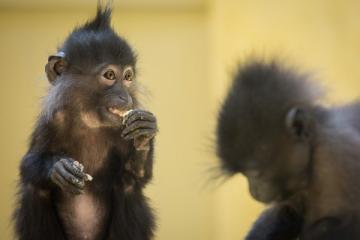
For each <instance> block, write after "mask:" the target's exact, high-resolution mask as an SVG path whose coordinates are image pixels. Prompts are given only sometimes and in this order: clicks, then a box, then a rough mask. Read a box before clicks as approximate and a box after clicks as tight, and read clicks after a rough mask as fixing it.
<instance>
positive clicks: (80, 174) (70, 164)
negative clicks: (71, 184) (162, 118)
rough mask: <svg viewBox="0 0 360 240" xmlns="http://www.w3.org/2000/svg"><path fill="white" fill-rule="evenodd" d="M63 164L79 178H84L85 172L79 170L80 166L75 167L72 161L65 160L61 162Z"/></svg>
mask: <svg viewBox="0 0 360 240" xmlns="http://www.w3.org/2000/svg"><path fill="white" fill-rule="evenodd" d="M63 165H64V167H65V169H66V170H67V171H69V172H71V173H72V174H73V175H75V176H76V177H78V178H79V179H81V180H84V179H85V178H86V174H85V173H84V172H83V171H82V170H81V167H76V166H75V165H74V164H73V162H69V161H65V162H63Z"/></svg>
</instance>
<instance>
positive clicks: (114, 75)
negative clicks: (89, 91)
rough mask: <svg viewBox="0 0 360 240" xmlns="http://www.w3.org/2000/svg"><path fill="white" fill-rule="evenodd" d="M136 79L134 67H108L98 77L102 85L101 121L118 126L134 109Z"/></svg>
mask: <svg viewBox="0 0 360 240" xmlns="http://www.w3.org/2000/svg"><path fill="white" fill-rule="evenodd" d="M134 78H135V74H134V70H133V67H132V66H129V65H127V66H125V67H121V66H116V65H107V66H104V67H103V68H102V70H101V71H100V74H98V75H97V81H98V83H99V85H100V87H99V89H100V93H99V95H100V101H99V106H98V108H99V117H100V119H101V120H103V121H105V122H108V123H111V124H113V125H118V124H120V123H121V118H122V116H123V115H124V114H125V112H127V111H128V110H130V109H132V108H133V107H134V104H135V103H134V96H133V92H134V86H133V81H134Z"/></svg>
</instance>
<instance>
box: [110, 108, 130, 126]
mask: <svg viewBox="0 0 360 240" xmlns="http://www.w3.org/2000/svg"><path fill="white" fill-rule="evenodd" d="M106 109H107V111H108V113H109V114H110V117H111V119H113V120H115V121H118V120H120V121H121V124H122V125H124V124H125V121H126V118H127V116H128V115H129V113H130V112H131V111H132V109H123V108H117V107H108V108H106Z"/></svg>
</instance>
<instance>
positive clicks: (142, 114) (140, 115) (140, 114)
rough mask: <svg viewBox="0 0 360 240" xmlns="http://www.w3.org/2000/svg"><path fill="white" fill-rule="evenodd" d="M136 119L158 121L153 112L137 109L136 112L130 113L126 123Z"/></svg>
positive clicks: (128, 123)
mask: <svg viewBox="0 0 360 240" xmlns="http://www.w3.org/2000/svg"><path fill="white" fill-rule="evenodd" d="M136 120H144V121H150V122H156V117H155V116H154V114H152V113H151V112H147V111H137V112H135V113H132V114H129V116H128V117H127V119H126V121H125V125H127V126H128V125H130V124H132V123H133V122H134V121H136Z"/></svg>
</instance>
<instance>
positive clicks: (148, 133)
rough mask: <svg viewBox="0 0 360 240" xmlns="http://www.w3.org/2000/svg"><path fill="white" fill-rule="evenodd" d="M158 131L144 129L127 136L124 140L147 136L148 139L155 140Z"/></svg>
mask: <svg viewBox="0 0 360 240" xmlns="http://www.w3.org/2000/svg"><path fill="white" fill-rule="evenodd" d="M156 131H157V130H156V129H150V128H144V129H136V130H134V131H132V132H130V133H129V134H127V135H126V136H125V137H124V139H125V140H130V139H133V138H136V137H139V136H146V137H147V138H148V139H151V138H153V137H154V136H155V135H156Z"/></svg>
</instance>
